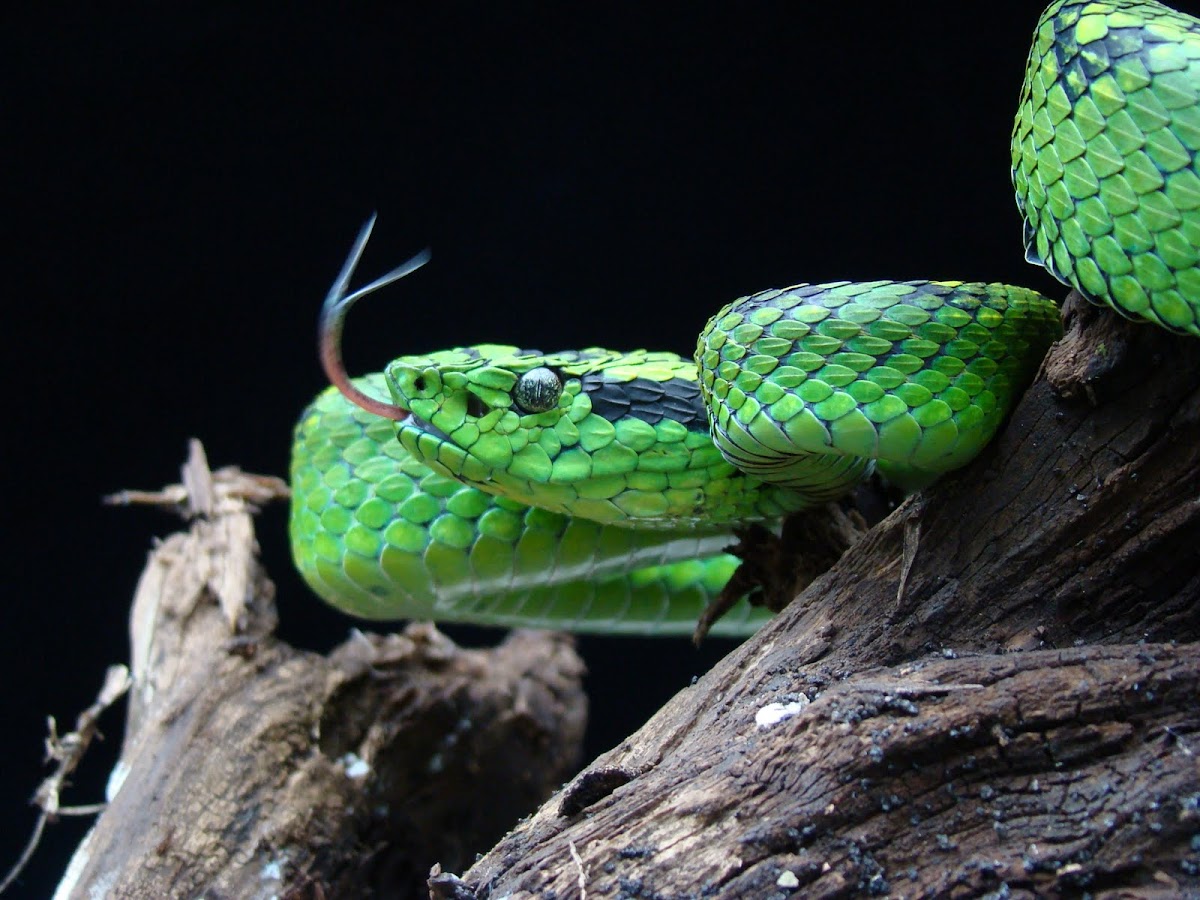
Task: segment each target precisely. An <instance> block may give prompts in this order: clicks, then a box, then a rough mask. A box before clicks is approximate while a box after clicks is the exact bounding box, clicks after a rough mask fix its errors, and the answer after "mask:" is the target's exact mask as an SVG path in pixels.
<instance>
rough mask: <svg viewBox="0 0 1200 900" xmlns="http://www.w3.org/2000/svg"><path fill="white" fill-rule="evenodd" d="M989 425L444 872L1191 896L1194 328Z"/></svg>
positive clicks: (544, 890) (836, 891) (1198, 420)
mask: <svg viewBox="0 0 1200 900" xmlns="http://www.w3.org/2000/svg"><path fill="white" fill-rule="evenodd" d="M1067 324H1068V333H1067V335H1066V337H1065V338H1064V340H1063V341H1062V342H1061V343H1060V344H1058V345H1057V346H1056V347H1055V348H1054V349H1053V350H1052V351H1051V354H1050V356H1049V357H1048V359H1047V363H1046V366H1045V368H1044V371H1043V375H1042V376H1041V377H1039V379H1038V381H1037V383H1036V384H1035V385H1034V386H1033V388H1032V389H1031V390H1030V391H1029V392H1028V394H1027V395H1026V397H1025V398H1024V400H1023V401H1022V403H1021V405H1020V407H1019V408H1018V409H1017V411H1016V413H1015V414H1014V416H1013V418H1012V420H1011V421H1010V423H1009V425H1008V426H1007V428H1006V429H1005V430H1004V431H1003V433H1002V434H1001V436H1000V438H999V439H998V440H997V441H996V442H995V443H994V444H993V446H992V447H991V448H989V450H988V451H987V452H986V454H985V455H984V456H983V458H981V459H980V460H978V461H977V462H976V463H974V464H972V465H971V466H970V467H968V468H967V469H966V470H964V471H963V472H962V473H960V474H959V475H957V476H955V477H952V478H948V479H945V480H944V481H943V482H941V483H939V484H938V485H937V486H935V487H934V488H933V489H932V490H930V491H928V492H925V493H924V494H922V495H920V496H919V497H917V498H913V499H911V500H909V501H908V502H906V503H905V504H904V505H903V506H901V508H899V509H898V510H896V511H895V512H894V513H893V514H892V515H891V516H889V517H888V518H887V519H885V520H884V521H883V522H882V523H880V524H879V525H878V526H876V527H875V528H873V529H872V530H871V531H870V532H868V533H867V535H866V536H865V537H864V538H863V539H862V540H861V541H860V542H859V543H858V544H856V545H855V546H854V547H853V548H852V549H851V550H850V551H849V552H848V553H847V554H846V555H845V556H844V557H843V558H842V559H841V561H840V562H839V563H838V564H837V565H836V566H835V567H834V568H833V569H831V570H830V571H829V572H827V573H826V574H825V575H824V576H822V577H820V578H818V579H817V580H816V581H815V582H813V583H812V584H811V585H810V586H809V587H808V588H807V589H806V590H805V591H804V592H803V593H802V594H801V595H800V596H799V597H798V598H797V599H796V601H795V602H794V603H793V604H792V605H791V606H790V607H789V608H788V609H786V610H785V611H784V612H783V613H782V614H781V615H780V616H778V617H776V619H775V620H773V621H772V622H771V623H769V624H768V625H767V626H766V627H765V628H764V629H763V630H762V631H761V632H760V633H759V634H758V635H756V636H755V637H754V638H753V639H752V640H750V641H748V642H747V643H746V644H744V645H743V646H742V647H740V648H739V649H738V650H737V651H735V652H734V653H732V654H731V655H730V656H729V657H727V658H726V659H725V660H723V661H722V663H721V664H720V665H718V666H717V667H716V668H715V669H714V670H713V671H711V672H710V673H709V674H708V675H706V676H705V677H704V678H702V679H701V680H700V681H699V682H698V683H697V684H696V685H694V686H692V687H691V688H689V689H688V690H686V691H684V692H681V693H680V694H679V695H677V696H676V697H675V698H674V699H673V700H672V701H671V702H670V703H669V704H668V705H667V706H666V707H664V709H663V710H662V711H661V712H660V713H659V714H658V715H657V716H655V718H654V719H652V720H651V721H650V722H649V723H648V724H647V725H646V726H645V727H644V728H642V729H641V730H640V731H639V732H638V733H636V734H635V735H633V736H632V737H630V738H629V739H628V740H627V741H625V742H624V743H623V744H621V745H620V746H619V747H617V748H615V749H614V750H612V751H610V752H609V753H607V754H605V755H603V756H602V757H601V758H599V759H597V760H596V761H595V762H593V763H592V764H591V765H590V766H589V767H588V768H587V769H586V770H585V771H584V772H583V773H581V774H580V775H579V776H577V777H576V778H575V779H574V780H573V781H572V783H571V784H570V785H568V786H567V787H566V788H565V789H564V791H563V792H562V793H561V794H560V795H559V796H557V797H555V798H553V799H552V800H551V801H549V802H548V803H547V804H546V805H545V806H544V807H543V808H542V809H541V810H540V811H539V812H538V813H537V815H535V816H534V817H533V818H531V819H530V820H528V821H527V822H525V823H523V824H522V825H521V826H520V827H519V828H517V829H515V830H514V831H513V832H512V833H510V834H509V835H507V836H506V837H505V838H504V839H503V840H502V841H501V842H500V844H498V845H497V846H496V847H495V848H494V849H493V850H492V851H491V852H490V853H488V854H487V856H485V857H484V858H483V859H482V860H480V861H479V862H478V863H477V864H476V865H475V866H473V867H472V868H471V869H470V870H469V871H468V872H466V873H464V874H463V876H462V877H461V878H455V877H452V876H449V875H445V874H439V875H438V876H437V877H436V878H434V879H431V885H430V886H431V892H432V894H433V896H435V897H462V898H465V897H479V898H484V897H492V898H497V897H511V898H524V897H546V898H548V897H556V898H583V897H593V898H594V897H627V898H646V897H671V898H684V897H748V898H749V897H752V898H764V897H785V896H789V895H791V894H793V892H794V893H795V895H796V896H804V897H848V896H868V895H878V896H885V895H886V896H894V897H933V896H954V897H973V896H995V897H1028V896H1078V895H1080V894H1081V893H1083V892H1085V891H1086V892H1089V893H1090V894H1091V896H1094V897H1116V896H1120V897H1129V896H1147V897H1148V896H1161V897H1175V896H1187V895H1192V896H1200V733H1198V730H1200V702H1198V698H1200V646H1198V645H1197V644H1196V643H1195V642H1196V641H1197V639H1198V638H1200V352H1198V345H1197V342H1196V341H1195V339H1191V338H1183V337H1173V336H1171V335H1167V334H1165V333H1163V332H1161V331H1159V330H1157V329H1153V328H1149V327H1137V326H1134V325H1130V324H1129V323H1126V322H1123V321H1121V320H1119V319H1117V318H1116V317H1115V316H1113V315H1111V314H1108V313H1103V312H1100V311H1098V310H1093V309H1092V308H1091V307H1089V306H1088V305H1087V304H1086V303H1085V302H1084V301H1082V299H1081V298H1079V297H1077V296H1074V295H1073V296H1072V297H1071V298H1070V299H1069V301H1068V305H1067Z"/></svg>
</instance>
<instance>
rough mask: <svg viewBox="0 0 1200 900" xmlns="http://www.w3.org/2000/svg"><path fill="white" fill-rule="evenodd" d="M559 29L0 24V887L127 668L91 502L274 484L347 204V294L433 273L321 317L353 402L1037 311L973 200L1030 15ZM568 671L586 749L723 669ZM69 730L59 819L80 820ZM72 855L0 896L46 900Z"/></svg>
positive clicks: (286, 626) (208, 20) (139, 531)
mask: <svg viewBox="0 0 1200 900" xmlns="http://www.w3.org/2000/svg"><path fill="white" fill-rule="evenodd" d="M702 7H703V8H702ZM565 9H566V7H565V6H554V5H550V4H546V5H541V6H534V5H525V4H522V5H509V4H504V5H491V6H482V5H480V6H474V5H471V4H458V5H456V6H454V7H449V6H447V7H444V8H443V7H441V6H438V7H428V6H420V7H413V6H401V5H395V6H377V5H362V6H355V7H353V8H351V9H335V8H334V7H333V6H330V7H319V6H305V7H301V8H299V9H284V8H283V7H282V6H280V7H271V8H266V7H261V8H256V9H248V10H247V9H239V8H236V7H235V5H232V4H209V5H207V6H205V7H204V8H197V9H195V11H193V12H188V11H185V8H183V7H179V6H174V5H172V7H171V9H170V11H166V12H164V11H162V10H158V9H155V8H152V7H150V6H137V5H134V6H132V7H131V6H129V5H126V4H120V5H117V4H114V5H111V6H109V7H108V8H107V9H104V10H100V9H95V10H92V11H88V12H65V11H64V12H60V13H59V14H58V15H57V16H51V15H50V14H48V13H45V12H43V13H39V14H38V16H39V18H38V20H37V21H32V20H31V19H28V18H27V19H23V20H18V19H15V18H12V17H11V16H12V14H6V15H8V16H9V20H8V22H7V24H5V26H4V29H3V30H4V33H5V35H6V40H7V41H9V42H11V44H12V46H10V47H9V48H7V49H6V50H5V52H4V53H3V61H2V62H0V65H2V66H3V71H4V74H5V83H6V85H7V90H6V91H5V95H6V96H5V98H4V108H5V112H4V120H5V125H4V131H5V132H6V138H5V143H6V144H8V145H9V146H10V147H11V148H12V149H14V150H15V151H16V152H15V154H12V155H10V161H9V163H7V164H6V165H5V171H4V175H5V177H4V186H5V193H6V195H7V196H6V201H5V203H4V207H5V209H6V211H7V213H8V214H9V223H8V224H9V225H10V226H11V235H10V237H9V239H8V240H7V241H6V248H7V249H8V251H9V252H8V253H6V254H5V267H4V268H5V271H6V273H8V274H9V275H11V274H12V273H15V275H16V278H15V280H14V279H12V278H11V277H10V278H9V279H8V285H9V290H8V291H7V292H6V297H5V300H6V302H5V307H4V309H5V315H4V320H3V325H2V326H0V327H2V329H3V336H4V361H5V388H6V390H5V397H6V400H5V415H4V422H5V429H6V434H5V440H4V441H3V452H4V471H5V473H6V486H7V490H6V494H7V503H6V505H5V520H6V525H7V527H6V528H5V531H6V532H7V537H6V538H4V544H3V546H4V547H5V549H6V551H7V552H6V554H5V555H6V561H7V566H6V569H5V574H6V577H5V581H4V588H5V595H6V597H5V601H6V607H5V619H4V622H5V624H4V630H3V632H2V633H3V635H4V647H3V654H2V655H0V659H2V661H3V665H4V671H3V678H4V685H5V689H4V698H5V700H4V702H5V714H4V717H3V722H4V738H3V743H2V750H0V752H2V753H3V754H4V760H3V765H2V771H3V778H2V780H0V789H2V791H3V793H2V794H0V816H2V818H3V821H4V822H5V825H6V827H5V829H4V834H3V843H2V844H0V862H3V863H4V864H5V865H7V863H8V861H10V860H11V859H13V858H15V856H16V854H17V852H18V849H19V846H20V843H21V841H22V840H23V837H24V835H25V834H26V833H27V831H28V828H29V827H31V826H32V823H33V812H32V811H31V810H29V809H28V808H27V807H26V805H25V804H26V801H27V799H28V797H29V796H30V794H31V793H32V791H33V789H34V787H35V785H36V784H37V782H38V780H39V779H40V778H41V777H42V775H43V769H42V768H41V764H40V757H41V750H42V748H41V741H42V736H43V734H44V717H45V716H46V715H47V714H53V715H56V716H57V717H58V718H59V720H60V722H61V723H63V724H64V725H67V726H69V724H70V723H71V722H72V721H73V719H74V715H75V713H76V712H77V711H78V710H80V709H81V708H82V707H84V706H86V705H87V703H89V702H90V701H91V699H92V698H93V696H94V695H95V692H96V690H97V688H98V686H99V684H100V682H101V677H102V673H103V671H104V668H105V666H106V665H108V664H110V663H113V662H118V661H122V660H125V659H126V658H127V644H126V641H127V639H126V612H127V608H128V603H129V598H130V596H131V593H132V591H133V588H134V585H135V582H136V579H137V576H138V573H139V571H140V568H141V566H142V563H143V560H144V558H145V554H146V551H147V550H148V548H149V547H150V545H151V542H152V540H153V538H154V536H155V535H161V534H166V533H167V532H168V531H169V530H171V529H172V528H173V527H174V526H175V523H174V522H173V521H171V520H170V519H168V518H167V517H166V516H164V515H162V514H159V513H155V512H153V511H147V510H115V509H109V508H104V507H102V506H101V505H100V503H99V500H100V497H101V495H103V494H105V493H108V492H110V491H114V490H117V489H120V488H156V487H158V486H161V485H163V484H166V483H170V482H172V481H173V480H174V479H175V478H176V476H177V469H178V465H179V463H180V462H181V461H182V459H183V456H184V452H185V442H186V439H187V438H188V437H189V436H193V435H194V436H197V437H200V438H201V439H203V440H204V442H205V444H206V446H207V449H208V454H209V458H210V461H211V462H212V463H213V464H214V465H224V464H230V463H236V464H238V465H240V466H242V467H243V468H245V469H247V470H250V471H255V472H266V473H275V474H283V473H284V472H285V471H286V467H287V453H288V445H289V435H290V428H291V425H292V422H293V420H294V419H295V417H296V415H297V414H298V412H299V411H300V410H301V408H302V407H303V406H304V404H305V403H306V401H307V400H308V399H309V398H310V397H311V396H312V395H313V394H314V393H315V392H316V391H317V390H319V389H320V388H321V387H322V384H323V380H322V375H321V373H320V370H319V368H318V365H317V362H316V356H315V348H314V337H315V321H316V314H317V309H318V306H319V304H320V301H321V298H322V297H323V295H324V293H325V290H326V288H327V287H328V285H329V283H330V281H331V280H332V279H333V277H334V275H335V274H336V272H337V270H338V268H339V266H340V264H341V262H342V259H343V257H344V255H345V253H346V251H347V249H348V247H349V245H350V242H351V240H352V239H353V237H354V235H355V233H356V232H357V230H358V228H359V226H360V224H361V223H362V221H363V219H364V218H365V217H366V216H367V215H368V214H369V213H370V212H371V211H372V210H378V211H379V213H380V219H379V224H378V226H377V228H376V232H375V237H374V239H373V241H372V244H371V246H370V248H369V249H368V252H367V255H366V258H365V260H364V263H363V266H362V269H361V272H360V279H363V278H369V277H373V276H374V275H376V274H378V273H380V272H382V271H383V270H384V269H386V268H388V267H390V266H392V265H395V264H397V263H399V262H400V261H401V260H403V259H405V258H407V257H408V255H410V254H411V253H413V252H415V251H416V250H418V249H420V248H421V247H424V246H426V245H431V246H432V247H433V251H434V257H433V262H432V263H431V264H430V265H429V266H427V267H426V268H425V269H424V270H422V271H421V272H419V273H418V274H416V275H414V276H412V277H410V278H408V279H405V280H404V281H403V282H402V283H401V284H399V285H397V286H395V287H393V288H391V289H389V290H388V291H387V292H386V293H384V294H382V295H379V296H376V297H373V298H371V299H370V300H368V301H366V302H364V303H363V304H362V305H361V306H360V307H359V308H357V309H356V310H355V311H354V313H353V315H352V316H351V317H350V321H349V325H348V328H347V332H346V357H347V363H348V366H349V368H350V370H351V371H352V372H358V371H366V370H369V369H373V368H379V367H380V366H381V365H382V364H383V363H384V362H386V361H387V360H388V359H389V358H390V357H392V356H395V355H399V354H401V353H416V352H422V351H425V350H432V349H436V348H441V347H447V346H454V345H460V344H470V343H476V342H483V341H495V342H501V343H517V344H521V345H524V346H540V347H543V348H544V349H547V350H556V349H562V348H568V347H581V346H589V345H597V344H598V345H604V346H610V347H613V348H617V349H630V348H634V347H639V346H649V347H651V348H654V349H672V350H676V351H679V352H683V353H690V352H691V349H692V346H693V343H694V340H695V335H696V334H697V332H698V331H699V330H700V328H701V327H702V326H703V324H704V322H705V320H706V319H707V317H708V316H709V315H711V314H712V313H714V312H715V311H716V310H717V309H718V308H719V307H720V306H721V305H722V304H724V303H725V302H727V301H729V300H731V299H733V298H735V297H737V296H739V295H742V294H745V293H749V292H752V291H756V290H761V289H764V288H768V287H778V286H783V285H785V284H790V283H794V282H797V281H821V280H832V279H839V278H850V279H872V278H880V277H889V278H918V277H941V278H960V279H964V280H1001V281H1004V280H1007V281H1013V282H1016V283H1019V284H1027V285H1029V286H1032V287H1037V288H1040V289H1042V290H1045V291H1047V292H1049V293H1051V294H1052V295H1053V296H1060V295H1061V294H1062V293H1063V291H1062V290H1061V289H1060V288H1059V287H1058V286H1057V285H1056V283H1055V282H1053V281H1052V280H1051V279H1050V277H1049V276H1048V275H1046V274H1045V273H1044V272H1042V271H1040V270H1038V269H1035V268H1033V267H1031V266H1029V265H1028V264H1027V263H1025V261H1024V259H1023V255H1022V247H1021V240H1020V224H1019V221H1018V216H1017V213H1016V210H1015V208H1014V205H1013V200H1012V188H1011V185H1010V183H1009V180H1008V174H1007V173H1008V167H1009V160H1008V137H1009V131H1010V128H1011V121H1012V116H1013V114H1014V112H1015V107H1016V101H1017V95H1018V89H1019V86H1020V81H1021V77H1022V73H1023V68H1024V62H1025V56H1026V53H1027V47H1028V41H1029V35H1030V34H1031V32H1032V30H1033V27H1034V23H1035V22H1036V19H1037V16H1038V13H1039V12H1040V9H1041V3H1040V2H1017V3H1008V4H990V5H978V6H977V5H975V4H967V3H962V2H954V3H949V2H929V3H919V4H908V5H904V6H901V5H892V6H891V7H889V8H887V9H884V8H882V7H870V8H864V7H862V6H860V5H858V4H831V5H822V6H819V7H814V6H810V5H808V4H795V5H788V6H786V7H785V6H784V5H782V4H781V5H778V6H753V5H750V6H743V7H741V8H739V9H737V10H735V9H734V7H733V6H732V5H728V6H726V7H724V8H716V7H708V6H703V5H688V6H685V5H679V6H672V7H655V8H654V9H653V10H652V11H651V10H647V9H640V8H637V7H635V6H622V5H603V6H602V5H595V6H587V7H578V6H575V5H572V6H571V12H570V13H566V12H564V10H565ZM871 10H875V11H871ZM6 155H8V154H6ZM359 283H361V281H360V282H359ZM285 514H286V511H285V509H284V508H283V507H282V506H280V507H279V508H276V509H272V510H269V511H268V512H267V513H266V514H264V515H263V517H262V519H261V522H260V529H261V535H260V537H261V542H262V545H263V551H264V554H265V557H266V562H267V565H268V567H269V569H270V571H271V573H272V575H273V576H274V578H275V579H276V581H277V583H278V585H279V603H280V609H281V615H282V620H283V623H282V628H281V630H282V633H283V635H284V636H285V637H286V638H287V639H289V640H291V641H293V642H295V643H297V644H299V645H301V646H305V647H310V648H314V649H327V648H328V647H329V646H331V645H332V644H333V643H335V642H337V641H339V640H341V639H342V638H343V637H344V636H345V635H346V633H347V630H348V629H349V628H350V627H351V626H352V625H354V624H355V623H353V622H352V621H350V620H349V619H346V618H344V617H342V616H340V615H338V614H336V613H333V612H332V611H329V610H327V609H325V608H324V607H323V606H322V605H321V604H320V603H319V602H318V601H317V600H316V599H315V598H314V597H313V596H312V595H310V594H309V593H308V592H307V591H306V590H305V588H304V586H303V585H302V584H301V583H300V582H299V580H298V578H297V577H296V576H295V575H294V574H293V572H292V570H291V567H290V563H289V560H288V555H287V548H286V541H285V536H284V530H285ZM481 636H482V638H485V639H490V638H492V637H493V636H492V635H490V634H488V633H486V632H485V633H482V635H481V634H480V633H474V634H471V635H469V637H471V638H472V639H479V638H480V637H481ZM581 646H582V650H583V653H584V655H585V657H586V659H587V662H588V665H589V667H590V670H591V676H590V679H589V686H590V689H591V691H592V696H593V723H592V730H591V734H590V743H589V753H590V754H594V753H597V752H600V751H602V750H604V749H606V748H608V747H609V746H611V745H612V744H614V743H615V742H616V741H618V740H620V738H621V737H622V736H623V735H625V734H627V733H629V732H630V731H631V730H633V729H634V728H636V727H637V726H638V725H639V724H640V723H641V722H642V721H644V720H645V718H646V717H647V716H648V715H649V714H650V713H651V712H652V711H653V710H654V709H655V708H656V707H657V706H659V705H660V704H661V703H662V702H663V701H664V700H665V699H666V698H668V697H669V696H671V695H672V694H673V693H674V692H676V691H677V690H680V689H683V688H685V687H686V686H687V684H688V682H689V680H690V679H691V678H692V676H693V675H695V674H699V673H702V672H704V671H705V670H706V669H707V668H709V667H710V666H711V665H712V664H713V662H714V661H715V660H716V659H718V658H719V657H720V655H721V654H723V653H725V652H728V649H729V648H730V646H732V645H731V644H729V643H722V642H715V641H714V642H712V643H711V644H710V645H709V647H708V648H707V649H706V651H705V652H702V653H696V652H695V651H693V650H692V649H691V647H690V645H689V644H687V643H686V642H685V641H616V640H611V639H599V638H592V639H587V640H584V641H582V642H581ZM105 723H106V728H105V731H106V734H107V736H108V741H107V743H106V745H105V746H103V747H101V748H100V750H99V752H98V753H97V754H96V755H95V757H94V758H91V759H89V761H88V764H87V765H86V766H85V770H84V771H82V772H81V773H80V774H79V776H78V778H77V779H76V783H77V785H78V787H77V789H76V790H74V791H73V792H72V793H70V794H68V795H67V796H66V797H65V798H64V802H66V803H88V802H93V801H96V800H98V799H100V797H101V792H102V785H103V780H104V777H105V774H106V771H107V767H108V765H110V764H111V759H112V753H113V752H114V751H115V748H116V745H117V743H118V741H119V738H120V733H121V723H120V716H119V714H110V715H109V717H108V718H107V719H106V720H105ZM83 827H84V824H83V823H80V822H74V823H67V824H66V825H63V826H60V827H58V828H57V829H55V831H54V832H53V833H52V834H51V835H50V836H49V837H48V838H47V839H46V840H45V842H44V849H43V851H42V852H41V853H39V855H38V857H37V858H36V860H35V862H34V864H33V865H32V866H31V867H30V869H29V870H28V874H27V876H26V877H25V878H24V879H23V882H22V883H21V885H20V886H19V887H18V888H17V889H16V890H15V891H14V892H13V895H14V896H15V895H28V896H43V895H47V894H48V892H49V889H50V886H51V885H52V884H53V883H54V882H55V880H56V877H57V875H58V874H59V873H60V872H61V869H62V866H63V865H64V863H65V860H66V858H67V854H68V852H69V848H70V847H71V846H72V845H73V843H74V842H75V841H76V840H78V838H79V836H80V835H81V833H82V829H83Z"/></svg>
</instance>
